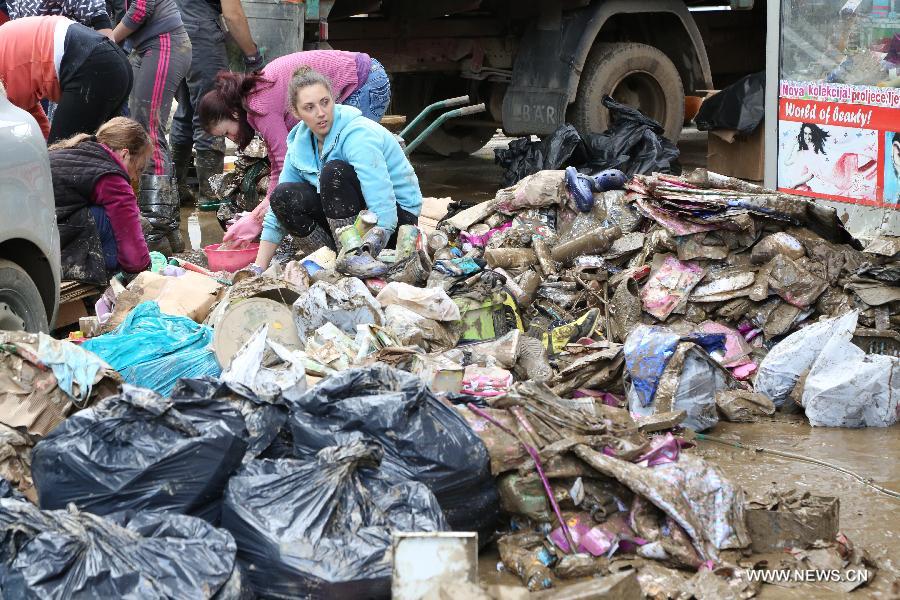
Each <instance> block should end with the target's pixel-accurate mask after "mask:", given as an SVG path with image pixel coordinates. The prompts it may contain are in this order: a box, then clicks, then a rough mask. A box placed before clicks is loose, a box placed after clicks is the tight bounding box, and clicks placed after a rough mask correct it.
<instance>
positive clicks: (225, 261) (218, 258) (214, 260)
mask: <svg viewBox="0 0 900 600" xmlns="http://www.w3.org/2000/svg"><path fill="white" fill-rule="evenodd" d="M221 245H222V244H210V245H209V246H206V247H205V248H204V249H203V252H204V253H206V260H207V261H209V270H210V271H228V272H229V273H234V272H235V271H240V270H241V269H243V268H244V267H246V266H247V265H249V264H250V263H252V262H253V260H254V259H255V258H256V253H257V251H258V250H259V244H256V243H253V244H250V245H249V246H247V247H246V248H241V249H240V250H219V246H221Z"/></svg>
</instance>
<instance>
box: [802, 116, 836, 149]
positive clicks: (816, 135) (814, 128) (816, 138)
mask: <svg viewBox="0 0 900 600" xmlns="http://www.w3.org/2000/svg"><path fill="white" fill-rule="evenodd" d="M804 129H809V134H810V136H811V137H812V145H813V152H815V153H816V154H825V140H827V139H828V138H830V137H831V134H829V133H828V132H827V131H825V130H824V129H822V128H821V127H819V126H818V125H813V124H812V123H804V124H803V125H801V126H800V133H798V134H797V144H799V146H800V149H801V150H809V146H808V145H807V144H806V140H805V139H803V130H804Z"/></svg>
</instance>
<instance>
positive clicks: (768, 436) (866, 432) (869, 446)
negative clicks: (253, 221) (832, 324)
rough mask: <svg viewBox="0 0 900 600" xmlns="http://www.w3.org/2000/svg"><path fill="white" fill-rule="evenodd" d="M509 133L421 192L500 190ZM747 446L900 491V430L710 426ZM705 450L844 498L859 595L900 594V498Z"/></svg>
mask: <svg viewBox="0 0 900 600" xmlns="http://www.w3.org/2000/svg"><path fill="white" fill-rule="evenodd" d="M508 141H509V140H508V138H503V137H500V136H497V137H495V138H494V139H493V140H492V141H491V142H490V143H489V144H488V145H487V146H485V147H484V148H483V149H482V150H480V151H479V152H477V153H476V154H474V155H472V156H468V157H465V158H455V159H437V158H429V157H418V156H417V157H416V158H415V159H414V160H413V163H414V166H415V167H416V173H417V174H418V176H419V182H420V184H421V187H422V193H423V195H425V196H435V197H445V196H450V197H452V198H454V199H455V200H465V201H466V202H468V203H473V204H474V203H477V202H479V201H483V200H488V199H490V198H492V197H493V196H494V192H496V190H497V187H498V182H499V180H500V175H501V171H500V169H499V167H497V166H496V165H495V164H494V162H493V149H494V148H495V147H497V146H499V145H503V144H505V143H507V142H508ZM679 148H680V149H681V152H682V157H681V162H682V166H683V167H684V168H685V169H690V168H696V167H703V166H705V164H706V134H705V133H702V132H698V131H697V130H695V129H686V130H685V132H684V133H683V135H682V139H681V141H680V142H679ZM192 212H193V209H190V208H185V209H183V211H182V231H183V233H184V237H185V240H186V241H187V240H188V239H189V237H188V231H187V223H188V217H189V215H190V214H191V213H192ZM200 229H201V235H202V241H201V244H202V245H207V244H213V243H217V242H219V241H221V237H222V230H221V228H220V227H219V224H218V222H217V221H216V219H215V213H209V212H207V213H200ZM707 433H709V434H711V435H715V436H717V437H722V438H726V439H728V440H731V441H735V442H740V443H741V444H744V445H747V446H752V447H756V446H762V447H767V448H772V449H776V450H781V451H785V452H791V453H795V454H801V455H805V456H809V457H813V458H817V459H819V460H824V461H827V462H831V463H834V464H836V465H838V466H840V467H843V468H844V469H848V470H851V471H853V472H856V473H858V474H859V475H861V476H863V477H866V478H871V480H872V481H874V482H875V483H878V484H880V485H882V486H885V487H887V488H890V489H894V490H900V460H898V458H900V430H898V428H897V427H893V428H890V429H860V430H849V429H832V428H820V427H817V428H813V427H810V426H809V424H808V423H807V421H806V419H805V418H803V417H802V416H787V415H778V416H777V418H772V419H766V420H764V421H761V422H758V423H751V424H736V423H724V422H723V423H719V425H717V426H716V427H715V428H714V429H713V430H711V431H709V432H707ZM698 450H699V452H700V453H701V454H702V455H703V456H705V457H706V458H708V459H709V460H711V461H712V462H714V463H715V464H717V465H719V466H720V467H721V468H722V469H723V470H724V472H725V473H726V475H728V476H729V477H730V478H731V479H732V480H733V481H735V482H736V483H738V484H740V485H741V486H743V487H744V488H745V489H746V490H748V494H749V495H752V494H753V492H754V491H756V490H760V491H762V490H765V489H769V488H771V487H772V486H778V487H781V488H789V487H796V488H797V489H799V490H801V491H809V492H811V493H813V494H818V495H826V496H837V497H838V498H840V503H841V510H840V528H841V531H842V532H843V533H844V534H845V535H847V536H848V537H849V538H850V540H851V541H852V542H854V543H856V544H859V545H860V546H862V547H863V548H865V549H866V550H867V551H868V553H869V554H870V556H871V557H872V558H874V559H875V561H876V563H877V564H878V567H879V569H880V571H879V575H878V576H877V577H876V579H875V580H874V581H873V582H871V583H870V584H869V586H867V587H866V588H862V589H859V590H857V591H856V592H854V593H853V594H852V597H853V598H860V599H862V598H900V588H893V590H892V585H891V584H892V581H893V580H895V579H896V578H897V577H898V573H900V500H896V499H892V498H890V497H888V496H886V495H884V494H881V493H879V492H877V491H875V490H873V489H872V488H870V487H868V486H866V485H864V484H862V483H859V482H857V481H856V480H854V479H853V478H852V477H850V476H848V475H845V474H842V473H839V472H837V471H834V470H832V469H829V468H826V467H821V466H817V465H813V464H809V463H805V462H800V461H796V460H790V459H785V458H780V457H777V456H773V455H771V454H766V453H764V452H754V451H746V450H739V449H736V448H731V447H728V446H724V445H721V444H717V443H713V442H700V445H699V449H698ZM497 562H498V556H497V553H496V552H495V551H491V550H488V551H487V552H485V553H483V555H482V557H481V560H480V565H479V568H480V576H481V579H482V582H483V583H485V584H494V583H502V584H507V585H519V579H518V578H516V577H514V576H511V575H509V574H507V573H498V572H497V571H496V565H497ZM759 597H760V598H763V599H767V598H772V599H776V598H785V599H794V598H797V599H801V598H802V599H804V600H809V599H811V598H841V597H845V596H842V595H840V594H834V593H830V592H828V591H826V590H824V589H822V588H820V587H816V586H813V585H811V584H804V585H802V586H797V587H794V588H791V589H786V588H783V587H777V586H773V585H767V586H764V587H763V592H762V594H761V595H760V596H759Z"/></svg>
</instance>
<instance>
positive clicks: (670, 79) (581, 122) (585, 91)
mask: <svg viewBox="0 0 900 600" xmlns="http://www.w3.org/2000/svg"><path fill="white" fill-rule="evenodd" d="M606 94H609V95H610V96H612V97H613V99H615V100H616V101H617V102H621V103H622V104H627V105H628V106H633V107H634V108H637V109H638V110H640V111H641V112H642V113H644V114H645V115H647V116H648V117H650V118H651V119H654V120H655V121H657V122H658V123H659V124H660V125H662V126H663V128H664V129H665V136H666V137H667V138H669V139H670V140H672V141H673V142H677V141H678V138H679V137H680V136H681V127H682V125H683V122H684V85H683V84H682V82H681V76H680V75H679V74H678V69H676V68H675V65H674V64H673V63H672V61H671V60H669V57H667V56H666V55H665V54H663V53H662V52H661V51H659V50H658V49H656V48H654V47H653V46H648V45H647V44H633V43H620V44H595V45H594V47H593V49H592V50H591V53H590V55H589V56H588V59H587V62H586V63H585V65H584V72H583V73H582V75H581V81H580V82H579V84H578V95H577V97H576V99H575V102H574V104H572V107H571V109H570V119H571V122H572V124H573V125H575V128H576V129H578V131H580V132H582V133H584V134H588V133H603V132H604V131H606V130H607V129H608V128H609V110H607V109H606V107H604V106H603V102H602V100H603V96H604V95H606Z"/></svg>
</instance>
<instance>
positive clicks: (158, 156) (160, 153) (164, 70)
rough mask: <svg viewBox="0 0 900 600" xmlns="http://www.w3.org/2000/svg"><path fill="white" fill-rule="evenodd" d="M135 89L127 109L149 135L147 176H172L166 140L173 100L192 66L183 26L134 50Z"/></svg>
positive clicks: (189, 43)
mask: <svg viewBox="0 0 900 600" xmlns="http://www.w3.org/2000/svg"><path fill="white" fill-rule="evenodd" d="M131 62H132V66H133V67H134V90H133V91H132V93H131V100H130V101H129V103H128V108H129V110H130V112H131V117H132V118H133V119H134V120H136V121H137V122H138V123H140V124H141V125H143V126H144V127H145V128H146V129H147V132H148V133H149V134H150V141H151V143H152V144H153V154H152V155H151V157H150V160H149V161H147V169H146V170H145V171H144V173H146V174H148V175H171V174H172V158H171V156H170V155H169V144H168V142H167V140H166V132H167V130H168V118H169V114H171V112H172V100H173V99H174V98H175V92H176V90H177V89H178V86H179V85H181V83H182V81H184V78H185V76H186V75H187V72H188V69H189V68H190V66H191V41H190V39H189V38H188V36H187V33H185V31H184V28H183V27H179V31H178V32H173V33H163V34H161V35H158V36H156V37H154V38H153V39H151V40H150V41H148V42H146V43H144V44H142V45H141V46H139V47H137V48H135V51H134V52H133V53H132V55H131Z"/></svg>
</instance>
